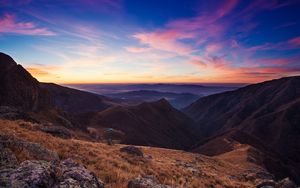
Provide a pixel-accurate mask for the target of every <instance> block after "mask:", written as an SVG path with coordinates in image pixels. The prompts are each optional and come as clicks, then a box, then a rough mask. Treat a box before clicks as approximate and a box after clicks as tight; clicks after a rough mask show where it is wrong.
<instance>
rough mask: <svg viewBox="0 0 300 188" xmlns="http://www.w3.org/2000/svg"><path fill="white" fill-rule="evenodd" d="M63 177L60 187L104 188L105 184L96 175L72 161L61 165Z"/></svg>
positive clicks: (67, 160)
mask: <svg viewBox="0 0 300 188" xmlns="http://www.w3.org/2000/svg"><path fill="white" fill-rule="evenodd" d="M60 169H61V173H62V177H61V179H62V180H61V182H60V183H59V187H61V188H63V187H81V188H104V183H103V182H102V181H100V180H99V179H98V178H97V177H96V175H95V174H93V173H91V172H89V171H88V170H87V169H86V168H84V167H83V166H81V165H80V164H78V163H75V162H74V161H73V160H71V159H66V160H64V161H63V162H62V163H61V165H60Z"/></svg>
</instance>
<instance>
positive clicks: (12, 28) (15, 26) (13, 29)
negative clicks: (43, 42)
mask: <svg viewBox="0 0 300 188" xmlns="http://www.w3.org/2000/svg"><path fill="white" fill-rule="evenodd" d="M0 26H1V27H0V33H10V34H19V35H43V36H52V35H55V33H54V32H52V31H50V30H48V29H47V28H44V27H39V26H37V25H36V24H35V23H33V22H18V21H17V20H16V17H15V16H14V15H13V14H4V16H3V17H2V18H0Z"/></svg>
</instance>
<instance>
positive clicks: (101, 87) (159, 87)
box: [66, 84, 241, 96]
mask: <svg viewBox="0 0 300 188" xmlns="http://www.w3.org/2000/svg"><path fill="white" fill-rule="evenodd" d="M66 86H68V87H72V88H75V89H80V90H84V91H90V92H93V93H97V94H101V95H107V94H112V93H123V92H130V91H139V90H148V91H158V92H171V93H177V94H181V93H186V92H188V93H191V94H194V95H200V96H202V95H204V96H207V95H211V94H215V93H221V92H224V91H230V90H234V89H237V88H239V87H240V86H241V85H240V84H239V85H222V84H220V85H209V86H204V85H198V84H68V85H66Z"/></svg>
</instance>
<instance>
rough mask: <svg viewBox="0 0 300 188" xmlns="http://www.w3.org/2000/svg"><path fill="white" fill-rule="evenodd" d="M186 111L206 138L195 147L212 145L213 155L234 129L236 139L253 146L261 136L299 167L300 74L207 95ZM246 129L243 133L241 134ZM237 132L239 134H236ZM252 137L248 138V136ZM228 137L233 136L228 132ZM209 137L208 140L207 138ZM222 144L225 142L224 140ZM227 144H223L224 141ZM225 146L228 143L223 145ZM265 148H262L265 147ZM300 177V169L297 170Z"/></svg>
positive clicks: (265, 142) (265, 143)
mask: <svg viewBox="0 0 300 188" xmlns="http://www.w3.org/2000/svg"><path fill="white" fill-rule="evenodd" d="M184 112H185V113H186V114H188V115H189V116H190V117H192V118H193V119H194V120H195V121H196V123H197V125H198V127H197V128H198V130H199V132H201V135H202V138H203V140H202V141H201V142H200V143H199V144H198V145H197V146H196V147H195V149H194V150H195V151H198V152H200V153H206V154H207V152H208V151H207V150H206V149H205V148H209V147H208V146H209V145H214V146H217V147H216V150H214V149H213V148H212V147H210V151H209V152H210V153H211V154H212V155H213V153H214V152H217V153H220V152H221V151H217V150H218V149H220V148H219V146H220V142H219V141H220V140H224V139H221V137H219V136H218V135H222V136H223V137H224V135H223V134H224V133H226V132H228V131H231V130H238V132H237V133H235V134H234V135H235V140H236V141H238V142H243V143H246V144H249V145H253V146H254V147H258V146H259V145H261V144H257V143H256V142H254V140H259V141H260V142H261V143H262V144H264V145H265V146H266V147H268V148H269V150H272V151H274V152H276V153H278V154H279V155H280V156H282V157H283V158H284V159H286V160H287V161H288V164H290V165H291V164H292V165H293V166H296V167H297V168H296V169H300V113H299V112H300V77H299V76H295V77H287V78H281V79H277V80H272V81H267V82H263V83H259V84H253V85H249V86H246V87H244V88H241V89H238V90H236V91H229V92H225V93H221V94H216V95H212V96H208V97H204V98H201V99H199V100H198V101H196V102H195V103H193V104H191V105H190V106H189V107H187V108H186V109H185V110H184ZM241 133H243V135H244V136H239V135H241ZM237 135H238V136H237ZM245 135H248V137H251V138H253V139H245V138H246V136H245ZM225 137H226V138H228V137H232V136H228V135H226V136H225ZM205 138H209V140H205ZM221 145H222V144H221ZM223 145H224V144H223ZM222 147H223V148H224V147H225V146H222ZM264 150H265V149H263V151H264ZM294 173H295V174H297V175H294V177H298V178H299V177H300V176H299V174H300V171H299V170H297V172H294Z"/></svg>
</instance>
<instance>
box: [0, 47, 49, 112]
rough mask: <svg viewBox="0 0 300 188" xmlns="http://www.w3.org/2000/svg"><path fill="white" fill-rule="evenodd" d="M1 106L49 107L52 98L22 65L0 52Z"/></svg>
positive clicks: (30, 108) (21, 107) (26, 108)
mask: <svg viewBox="0 0 300 188" xmlns="http://www.w3.org/2000/svg"><path fill="white" fill-rule="evenodd" d="M0 106H14V107H17V108H20V109H22V110H26V111H35V110H39V109H44V108H49V107H50V106H51V98H50V96H49V95H48V92H47V91H46V90H44V89H42V88H41V87H40V84H39V82H38V81H37V80H36V79H35V78H33V77H32V76H31V75H30V74H29V73H28V72H27V71H26V70H25V69H24V68H23V67H22V66H21V65H18V64H17V63H16V62H15V61H14V60H13V59H12V58H11V57H9V56H8V55H6V54H4V53H1V52H0Z"/></svg>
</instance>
